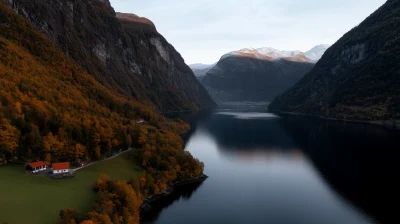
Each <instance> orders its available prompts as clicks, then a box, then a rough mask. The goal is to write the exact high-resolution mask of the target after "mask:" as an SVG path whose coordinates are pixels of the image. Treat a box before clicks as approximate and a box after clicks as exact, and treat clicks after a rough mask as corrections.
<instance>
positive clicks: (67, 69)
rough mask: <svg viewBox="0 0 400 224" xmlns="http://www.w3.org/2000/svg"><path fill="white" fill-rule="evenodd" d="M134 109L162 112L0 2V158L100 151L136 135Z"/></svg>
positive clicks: (143, 113) (67, 156)
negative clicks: (103, 80) (105, 80)
mask: <svg viewBox="0 0 400 224" xmlns="http://www.w3.org/2000/svg"><path fill="white" fill-rule="evenodd" d="M137 117H143V118H145V119H147V120H149V121H152V122H157V121H160V120H161V119H162V117H161V116H159V115H157V114H156V113H155V112H154V110H153V108H152V107H151V106H148V105H147V106H146V105H143V104H141V103H139V102H137V101H133V100H129V99H128V98H127V97H124V96H123V95H122V94H119V93H118V92H115V91H113V90H112V89H109V88H107V87H105V86H103V85H101V84H100V83H99V82H97V81H96V80H95V79H94V78H93V77H92V76H91V75H89V74H87V73H86V72H85V70H84V69H83V68H81V67H80V66H79V65H77V64H76V63H75V61H73V60H72V59H70V58H68V57H66V56H65V55H64V54H63V52H62V51H61V50H60V49H58V48H57V47H56V46H55V45H54V43H52V42H51V41H49V40H48V39H47V38H46V36H45V35H43V34H42V33H40V32H39V31H38V30H36V28H35V27H34V26H33V25H32V24H30V23H29V22H28V21H27V20H25V19H24V18H22V17H21V16H17V15H16V14H15V12H14V11H12V10H11V9H9V8H8V7H7V6H5V5H4V4H3V3H1V2H0V126H1V128H0V163H1V160H2V159H4V158H8V159H10V158H13V157H14V156H16V157H18V159H19V160H21V161H25V160H31V159H46V160H47V161H58V160H64V161H65V160H67V161H70V160H75V159H84V160H85V159H88V158H99V157H100V156H101V155H102V154H103V153H106V152H108V151H109V150H111V149H113V148H116V147H128V145H129V144H132V138H133V139H135V140H136V138H135V137H136V136H135V135H134V134H133V130H135V129H136V127H135V124H134V122H133V119H136V118H137ZM128 136H129V138H131V140H130V141H128V140H127V139H128ZM129 142H130V143H129Z"/></svg>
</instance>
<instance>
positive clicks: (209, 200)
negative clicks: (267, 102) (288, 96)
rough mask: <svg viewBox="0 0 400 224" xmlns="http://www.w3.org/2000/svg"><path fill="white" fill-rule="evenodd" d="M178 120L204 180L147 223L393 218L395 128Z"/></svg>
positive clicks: (229, 116)
mask: <svg viewBox="0 0 400 224" xmlns="http://www.w3.org/2000/svg"><path fill="white" fill-rule="evenodd" d="M183 118H184V119H185V120H186V121H188V122H190V123H191V124H192V126H193V131H192V133H191V134H190V136H188V139H187V145H186V149H187V150H188V151H190V152H191V153H192V154H193V155H194V156H195V157H197V158H199V159H200V160H202V161H203V162H204V163H205V165H206V166H205V173H206V174H207V175H208V176H209V178H208V179H207V180H206V181H205V182H204V183H202V184H201V185H200V186H194V187H191V188H190V189H185V191H182V195H176V196H175V198H174V200H171V201H170V202H168V203H167V204H166V205H165V206H164V208H163V209H160V210H159V211H157V212H156V214H153V218H152V220H148V222H150V223H152V222H154V223H159V224H165V223H167V224H169V223H171V224H180V223H182V224H183V223H184V224H186V223H199V224H200V223H230V224H232V223H233V224H235V223H238V224H239V223H255V224H256V223H273V224H275V223H276V224H291V223H296V224H297V223H300V224H314V223H315V224H321V223H324V224H347V223H349V224H357V223H381V222H383V223H400V222H399V219H398V217H397V213H398V212H399V210H398V208H399V206H398V202H399V197H398V196H399V194H398V193H397V192H398V189H400V188H399V184H398V183H397V181H399V177H400V175H399V171H400V169H399V165H398V164H399V163H398V161H399V155H400V153H399V150H400V143H399V140H400V135H399V133H397V132H394V131H390V130H386V129H383V128H380V127H376V126H371V125H363V124H351V123H344V122H332V121H325V120H318V119H311V118H305V117H292V116H290V117H277V116H275V115H272V114H268V113H265V112H262V111H244V110H217V111H214V112H210V113H205V114H202V115H199V114H186V115H185V116H183ZM395 204H397V205H395Z"/></svg>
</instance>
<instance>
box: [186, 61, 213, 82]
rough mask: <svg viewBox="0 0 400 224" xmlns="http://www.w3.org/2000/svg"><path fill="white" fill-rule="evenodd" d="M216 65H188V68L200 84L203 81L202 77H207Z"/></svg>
mask: <svg viewBox="0 0 400 224" xmlns="http://www.w3.org/2000/svg"><path fill="white" fill-rule="evenodd" d="M216 64H217V63H214V64H212V65H204V64H194V65H189V67H190V68H191V69H192V71H193V73H194V76H196V78H197V80H199V81H200V82H201V81H202V80H203V78H204V76H206V75H207V73H208V72H209V71H210V70H211V69H212V68H214V66H215V65H216Z"/></svg>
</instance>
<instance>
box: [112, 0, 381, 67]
mask: <svg viewBox="0 0 400 224" xmlns="http://www.w3.org/2000/svg"><path fill="white" fill-rule="evenodd" d="M384 2H385V0H350V1H349V0H335V1H331V0H329V1H328V0H302V1H298V0H246V1H243V0H218V1H215V0H197V1H181V0H169V1H168V2H167V3H166V2H165V1H162V0H146V1H135V0H111V4H112V5H113V7H114V8H115V10H116V11H123V12H132V13H136V14H138V15H140V16H145V17H148V18H149V19H151V20H152V21H153V22H154V23H155V24H156V26H157V29H158V30H159V32H160V33H161V34H162V35H163V36H165V37H166V38H167V40H168V41H169V42H170V43H171V44H173V45H174V46H175V48H176V49H177V50H178V51H179V52H180V53H181V54H182V56H183V57H184V58H185V60H186V62H187V63H197V62H202V63H213V62H216V61H217V60H218V59H219V58H220V57H221V56H222V55H223V54H224V53H227V52H229V51H232V50H236V49H240V48H245V47H267V46H270V47H275V48H278V49H286V50H294V49H298V50H303V51H305V50H308V49H310V48H312V47H313V46H315V45H317V44H321V43H328V44H333V43H334V42H335V41H336V40H337V39H339V38H340V37H341V36H342V35H343V34H345V33H346V32H347V31H348V30H350V29H351V28H353V27H354V26H356V25H358V24H359V23H360V22H361V21H362V20H363V19H365V18H366V17H367V16H368V15H370V14H371V13H372V12H373V11H374V10H376V9H377V8H378V7H379V6H380V5H382V4H383V3H384Z"/></svg>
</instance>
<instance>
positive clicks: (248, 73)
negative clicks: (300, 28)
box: [202, 48, 314, 103]
mask: <svg viewBox="0 0 400 224" xmlns="http://www.w3.org/2000/svg"><path fill="white" fill-rule="evenodd" d="M313 66H314V63H313V61H312V60H310V59H309V58H307V57H305V55H304V53H302V52H297V51H293V52H289V51H277V50H275V49H272V48H263V49H242V50H240V51H235V52H231V53H229V54H226V55H224V56H222V57H221V59H220V61H219V62H218V63H217V65H216V66H214V67H213V68H212V69H211V70H210V71H209V72H208V73H207V75H206V76H205V77H204V78H203V80H202V84H203V85H204V86H205V88H206V89H207V91H208V92H209V94H210V95H211V96H212V97H213V99H214V100H215V101H216V102H218V103H225V102H232V101H272V100H273V99H274V97H276V96H277V95H278V94H281V93H282V92H284V91H285V90H287V89H289V88H290V87H292V86H293V85H294V84H295V83H296V82H297V81H298V80H300V78H301V77H302V76H303V75H304V74H306V73H307V72H309V71H310V70H311V69H312V67H313Z"/></svg>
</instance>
